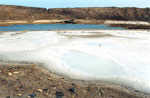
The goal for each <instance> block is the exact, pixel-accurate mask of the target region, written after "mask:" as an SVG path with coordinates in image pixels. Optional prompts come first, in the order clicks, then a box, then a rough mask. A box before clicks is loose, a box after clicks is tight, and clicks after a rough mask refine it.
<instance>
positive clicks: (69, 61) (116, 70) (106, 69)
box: [63, 52, 123, 76]
mask: <svg viewBox="0 0 150 98" xmlns="http://www.w3.org/2000/svg"><path fill="white" fill-rule="evenodd" d="M63 61H64V63H65V65H66V67H68V68H69V69H73V70H76V71H79V72H83V73H87V74H92V75H100V76H120V75H123V70H122V69H121V67H120V65H118V64H116V63H115V62H113V61H111V60H109V59H104V58H100V57H97V56H94V55H90V54H86V53H80V52H69V53H65V54H64V55H63Z"/></svg>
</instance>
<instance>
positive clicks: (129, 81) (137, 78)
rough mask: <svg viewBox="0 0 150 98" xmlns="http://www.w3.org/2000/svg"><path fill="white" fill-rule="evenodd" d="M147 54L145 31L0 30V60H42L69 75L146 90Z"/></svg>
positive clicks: (149, 38) (149, 82)
mask: <svg viewBox="0 0 150 98" xmlns="http://www.w3.org/2000/svg"><path fill="white" fill-rule="evenodd" d="M101 34H103V35H102V36H100V35H101ZM104 34H105V36H104ZM68 35H69V36H68ZM77 35H78V36H77ZM81 35H82V36H81ZM95 35H99V37H96V36H95ZM107 35H111V36H107ZM90 36H92V37H90ZM70 37H71V39H70ZM88 37H90V38H88ZM149 58H150V32H149V31H137V30H95V31H59V32H57V31H26V32H5V33H1V34H0V60H1V61H14V62H35V63H42V64H43V67H45V68H47V69H48V70H50V71H52V72H54V73H57V74H61V75H65V76H67V77H70V78H73V79H80V80H100V81H101V82H104V83H112V84H117V85H122V86H124V87H126V88H131V89H135V90H138V91H141V92H144V93H148V94H150V77H149V76H150V71H149V70H150V60H149Z"/></svg>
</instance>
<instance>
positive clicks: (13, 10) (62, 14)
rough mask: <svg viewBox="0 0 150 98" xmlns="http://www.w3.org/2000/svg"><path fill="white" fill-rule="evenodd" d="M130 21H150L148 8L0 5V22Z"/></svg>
mask: <svg viewBox="0 0 150 98" xmlns="http://www.w3.org/2000/svg"><path fill="white" fill-rule="evenodd" d="M55 19H57V20H65V19H87V20H88V19H89V20H90V19H95V20H130V21H136V20H137V21H150V8H134V7H133V8H117V7H106V8H99V7H93V8H54V9H46V8H37V7H24V6H12V5H0V20H55Z"/></svg>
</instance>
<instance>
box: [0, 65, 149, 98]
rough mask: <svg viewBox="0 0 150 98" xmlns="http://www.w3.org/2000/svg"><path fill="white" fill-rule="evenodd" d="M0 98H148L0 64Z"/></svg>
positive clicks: (116, 89) (37, 70) (123, 90)
mask: <svg viewBox="0 0 150 98" xmlns="http://www.w3.org/2000/svg"><path fill="white" fill-rule="evenodd" d="M0 98H148V96H146V95H145V94H141V93H138V92H133V91H132V92H131V91H128V90H126V89H122V88H119V87H115V86H108V85H96V84H84V83H79V82H73V81H71V80H68V79H66V78H64V77H60V76H57V75H54V74H52V73H50V72H47V71H45V70H43V69H41V68H39V67H37V66H36V65H35V64H0Z"/></svg>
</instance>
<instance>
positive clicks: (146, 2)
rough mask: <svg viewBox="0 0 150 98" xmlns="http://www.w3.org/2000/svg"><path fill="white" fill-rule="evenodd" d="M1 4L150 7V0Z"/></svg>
mask: <svg viewBox="0 0 150 98" xmlns="http://www.w3.org/2000/svg"><path fill="white" fill-rule="evenodd" d="M0 4H5V5H7V4H8V5H21V6H31V7H44V8H68V7H70V8H74V7H112V6H115V7H140V8H145V7H150V0H0Z"/></svg>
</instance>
